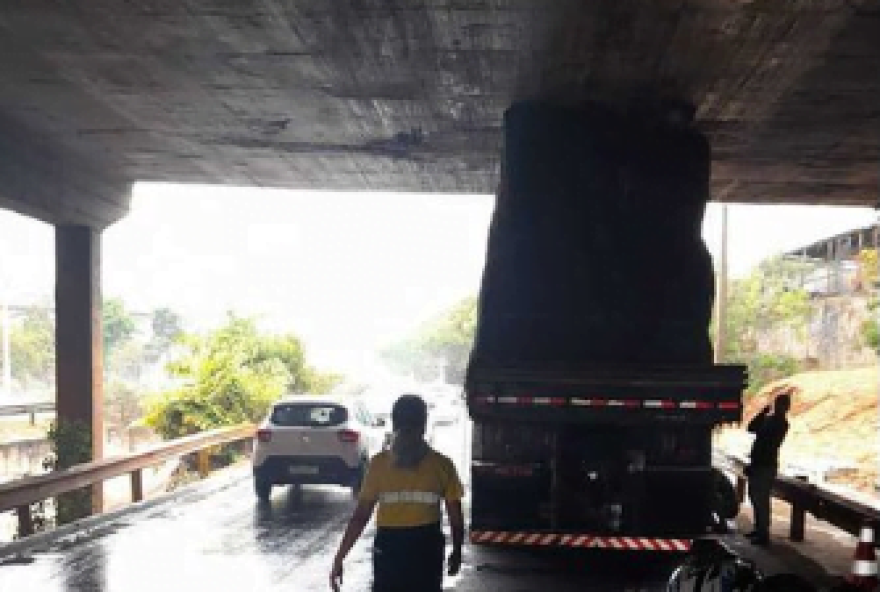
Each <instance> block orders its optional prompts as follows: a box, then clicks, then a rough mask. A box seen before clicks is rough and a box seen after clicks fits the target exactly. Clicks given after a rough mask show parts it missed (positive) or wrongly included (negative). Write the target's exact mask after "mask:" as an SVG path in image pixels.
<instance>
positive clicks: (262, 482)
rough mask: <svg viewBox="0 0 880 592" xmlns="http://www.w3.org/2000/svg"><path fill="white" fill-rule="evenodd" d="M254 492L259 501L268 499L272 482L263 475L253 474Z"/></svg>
mask: <svg viewBox="0 0 880 592" xmlns="http://www.w3.org/2000/svg"><path fill="white" fill-rule="evenodd" d="M254 492H255V493H256V494H257V499H259V500H260V501H263V502H265V501H268V500H269V497H270V496H271V495H272V483H271V482H270V481H269V480H268V479H266V478H265V477H260V476H256V475H255V476H254Z"/></svg>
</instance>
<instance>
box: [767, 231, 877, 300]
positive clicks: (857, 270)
mask: <svg viewBox="0 0 880 592" xmlns="http://www.w3.org/2000/svg"><path fill="white" fill-rule="evenodd" d="M878 244H880V225H878V224H873V225H871V226H866V227H864V228H856V229H854V230H850V231H847V232H843V233H840V234H838V235H835V236H831V237H828V238H825V239H822V240H819V241H816V242H814V243H812V244H810V245H807V246H804V247H801V248H799V249H796V250H794V251H790V252H788V253H785V255H783V257H784V258H786V259H789V260H795V261H802V262H803V263H804V266H803V268H804V271H803V273H802V275H801V278H800V285H799V286H798V287H800V288H803V289H804V290H806V291H807V292H808V293H809V294H810V295H811V296H813V297H814V298H821V297H828V296H840V295H844V294H854V293H867V292H870V291H872V290H875V289H876V286H868V285H867V284H866V282H865V277H864V273H863V270H862V269H861V266H860V264H859V254H860V253H861V252H862V251H864V250H866V249H874V250H876V249H877V245H878Z"/></svg>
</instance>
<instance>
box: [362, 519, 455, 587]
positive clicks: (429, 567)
mask: <svg viewBox="0 0 880 592" xmlns="http://www.w3.org/2000/svg"><path fill="white" fill-rule="evenodd" d="M444 546H445V541H444V539H443V531H442V530H441V529H440V524H439V523H437V524H430V525H428V526H417V527H413V528H380V529H378V530H377V532H376V539H375V541H374V542H373V592H440V591H441V590H442V589H443V550H444Z"/></svg>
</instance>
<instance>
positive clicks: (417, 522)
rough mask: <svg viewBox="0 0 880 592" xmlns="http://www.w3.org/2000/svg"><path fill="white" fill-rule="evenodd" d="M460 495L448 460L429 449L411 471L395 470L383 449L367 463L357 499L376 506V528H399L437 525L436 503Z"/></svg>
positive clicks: (439, 514)
mask: <svg viewBox="0 0 880 592" xmlns="http://www.w3.org/2000/svg"><path fill="white" fill-rule="evenodd" d="M463 495H464V490H463V488H462V486H461V481H460V480H459V478H458V473H456V471H455V466H454V465H453V464H452V461H451V460H449V458H448V457H446V456H444V455H442V454H440V453H439V452H436V451H434V450H430V451H428V454H427V455H425V458H423V459H422V460H421V462H420V463H419V464H418V466H416V467H415V468H413V469H399V468H397V467H395V466H394V463H393V461H392V458H391V453H390V452H389V451H387V450H386V451H385V452H380V453H379V454H377V455H376V456H375V457H373V460H371V461H370V466H369V467H368V468H367V474H366V476H365V477H364V482H363V485H362V486H361V491H360V494H358V499H359V500H360V501H363V502H378V503H379V511H378V513H377V515H376V524H377V526H379V527H380V528H381V527H390V528H400V527H407V526H424V525H426V524H431V523H433V522H439V521H440V518H441V513H440V502H441V501H443V500H446V501H458V500H460V499H461V498H462V496H463Z"/></svg>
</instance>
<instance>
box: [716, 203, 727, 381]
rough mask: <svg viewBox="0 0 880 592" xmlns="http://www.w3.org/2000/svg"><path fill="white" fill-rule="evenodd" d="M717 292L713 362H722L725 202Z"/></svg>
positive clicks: (725, 260)
mask: <svg viewBox="0 0 880 592" xmlns="http://www.w3.org/2000/svg"><path fill="white" fill-rule="evenodd" d="M718 259H719V260H718V293H717V294H716V297H715V363H716V364H721V363H723V362H724V358H725V353H726V352H725V351H724V344H725V343H727V204H726V203H722V204H721V252H720V253H719V257H718Z"/></svg>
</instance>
